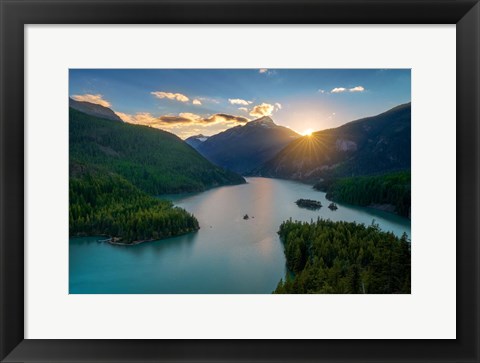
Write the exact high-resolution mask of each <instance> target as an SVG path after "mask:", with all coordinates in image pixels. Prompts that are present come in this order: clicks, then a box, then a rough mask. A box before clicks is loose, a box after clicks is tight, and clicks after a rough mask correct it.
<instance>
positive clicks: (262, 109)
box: [250, 103, 275, 117]
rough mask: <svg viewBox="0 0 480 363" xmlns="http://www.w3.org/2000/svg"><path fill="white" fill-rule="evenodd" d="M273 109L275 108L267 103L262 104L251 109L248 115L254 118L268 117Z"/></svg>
mask: <svg viewBox="0 0 480 363" xmlns="http://www.w3.org/2000/svg"><path fill="white" fill-rule="evenodd" d="M274 108H275V107H274V106H273V105H271V104H269V103H262V104H260V105H256V106H255V107H253V108H252V110H251V111H250V115H251V116H254V117H262V116H270V115H271V114H272V112H273V110H274Z"/></svg>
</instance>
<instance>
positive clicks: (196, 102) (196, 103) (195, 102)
mask: <svg viewBox="0 0 480 363" xmlns="http://www.w3.org/2000/svg"><path fill="white" fill-rule="evenodd" d="M192 103H193V104H194V105H197V106H200V105H201V104H202V102H201V101H200V100H198V99H196V98H195V99H194V100H193V101H192Z"/></svg>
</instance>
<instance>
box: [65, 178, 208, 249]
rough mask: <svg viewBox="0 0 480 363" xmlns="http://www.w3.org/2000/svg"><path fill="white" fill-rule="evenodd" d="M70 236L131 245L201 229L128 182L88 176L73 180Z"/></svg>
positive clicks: (168, 204) (177, 210)
mask: <svg viewBox="0 0 480 363" xmlns="http://www.w3.org/2000/svg"><path fill="white" fill-rule="evenodd" d="M69 222H70V236H82V235H105V236H108V240H109V241H111V242H115V243H122V244H131V243H138V242H143V241H150V240H157V239H162V238H168V237H172V236H176V235H180V234H184V233H188V232H192V231H196V230H198V229H199V225H198V221H197V219H196V218H195V217H194V216H193V215H192V214H190V213H188V212H186V211H185V210H184V209H181V208H178V207H174V206H173V205H172V203H171V202H169V201H164V200H160V199H158V198H155V197H152V196H149V195H148V194H146V193H144V192H142V191H141V190H139V189H138V188H135V187H134V186H133V185H132V184H131V183H129V182H128V181H127V180H125V179H124V178H122V177H120V176H118V175H115V174H109V173H100V172H99V171H95V172H91V171H88V172H85V173H84V174H82V175H78V174H77V175H75V176H73V177H71V178H70V215H69Z"/></svg>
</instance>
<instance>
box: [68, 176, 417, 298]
mask: <svg viewBox="0 0 480 363" xmlns="http://www.w3.org/2000/svg"><path fill="white" fill-rule="evenodd" d="M247 181H248V184H244V185H237V186H228V187H220V188H215V189H211V190H208V191H206V192H203V193H196V194H191V195H176V196H164V198H168V199H170V200H172V201H173V202H174V203H175V205H178V206H180V207H182V208H185V209H186V210H188V211H189V212H191V213H193V214H194V215H195V216H196V217H197V219H198V221H199V222H200V230H199V231H198V232H195V233H190V234H188V235H184V236H180V237H175V238H171V239H167V240H161V241H154V242H148V243H143V244H140V245H136V246H129V247H125V246H112V245H110V244H108V243H99V242H97V240H98V238H96V237H86V238H72V239H70V293H80V294H82V293H83V294H89V293H106V294H110V293H126V294H129V293H136V294H157V293H176V294H183V293H185V294H188V293H204V294H215V293H219V294H228V293H250V294H258V293H271V292H272V291H273V290H274V289H275V287H276V285H277V283H278V281H279V280H280V279H281V278H283V277H284V276H285V272H286V269H285V257H284V254H283V246H282V243H281V242H280V240H279V238H278V235H277V233H276V232H277V231H278V227H279V226H280V224H281V223H282V221H284V220H286V219H288V218H290V217H291V218H292V219H294V220H302V221H310V220H311V219H314V220H316V219H317V217H321V218H329V219H331V220H334V221H337V220H346V221H356V222H359V223H365V224H370V223H372V220H375V223H378V224H379V225H380V227H381V228H382V229H383V230H387V231H392V232H393V233H395V234H396V235H399V236H400V235H401V234H402V233H403V232H406V233H407V234H408V235H409V236H410V221H409V220H408V219H405V218H401V217H398V216H396V215H393V214H390V213H386V212H381V211H376V210H372V209H370V208H360V207H353V206H347V205H343V204H338V207H339V208H338V210H336V211H331V210H330V209H328V208H327V205H328V203H329V202H328V201H327V200H326V199H325V193H322V192H317V191H315V190H313V189H312V187H311V186H309V185H305V184H301V183H297V182H293V181H286V180H279V179H268V178H247ZM300 198H306V199H314V200H320V201H321V202H322V204H323V207H322V208H321V209H320V210H317V211H312V210H308V209H302V208H299V207H298V206H297V205H296V204H295V201H296V200H297V199H300ZM245 214H248V215H249V217H250V218H249V219H248V220H244V219H243V216H244V215H245Z"/></svg>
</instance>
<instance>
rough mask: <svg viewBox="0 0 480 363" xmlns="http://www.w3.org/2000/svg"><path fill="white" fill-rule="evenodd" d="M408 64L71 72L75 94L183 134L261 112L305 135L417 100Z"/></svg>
mask: <svg viewBox="0 0 480 363" xmlns="http://www.w3.org/2000/svg"><path fill="white" fill-rule="evenodd" d="M410 73H411V72H410V69H169V70H168V69H71V70H70V84H69V96H70V97H73V98H75V99H77V100H83V101H89V102H94V103H99V104H102V105H104V106H107V107H110V108H111V109H113V110H114V111H115V112H117V114H118V115H119V116H120V117H121V118H122V119H123V120H124V121H126V122H131V123H136V124H145V125H150V126H152V127H157V128H161V129H164V130H167V131H170V132H173V133H175V134H177V135H178V136H180V137H182V138H186V137H188V136H191V135H194V134H199V133H202V134H204V135H212V134H215V133H218V132H220V131H223V130H225V129H227V128H230V127H233V126H237V125H241V124H244V123H245V122H248V121H249V120H253V119H256V118H258V117H261V116H270V117H272V119H273V120H274V121H275V122H276V123H277V124H279V125H282V126H287V127H290V128H292V129H293V130H295V131H297V132H298V133H301V134H304V133H306V132H308V131H317V130H323V129H326V128H331V127H336V126H340V125H342V124H344V123H346V122H349V121H352V120H355V119H358V118H361V117H366V116H373V115H376V114H378V113H381V112H383V111H386V110H388V109H390V108H392V107H395V106H397V105H399V104H402V103H406V102H410V100H411V76H410Z"/></svg>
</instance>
